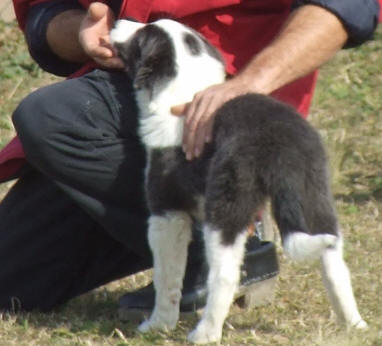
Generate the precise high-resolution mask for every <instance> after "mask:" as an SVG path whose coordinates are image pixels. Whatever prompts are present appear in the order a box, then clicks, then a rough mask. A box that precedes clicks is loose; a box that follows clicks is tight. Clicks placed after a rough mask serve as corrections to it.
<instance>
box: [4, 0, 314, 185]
mask: <svg viewBox="0 0 382 346" xmlns="http://www.w3.org/2000/svg"><path fill="white" fill-rule="evenodd" d="M44 1H47V0H14V6H15V11H16V17H17V20H18V22H19V24H20V27H21V28H24V26H25V21H26V17H27V13H28V8H29V7H30V6H31V5H34V4H37V3H41V2H44ZM78 1H79V2H80V3H81V4H82V5H83V6H84V7H85V8H87V7H88V6H89V4H90V3H92V2H94V1H93V0H78ZM98 1H100V0H98ZM103 2H105V3H107V1H106V0H104V1H103ZM291 3H292V0H256V1H243V0H189V1H175V0H123V2H122V6H121V11H120V13H119V17H120V18H122V17H127V16H131V17H134V18H136V19H137V20H139V21H142V22H148V21H153V20H155V19H158V18H160V17H163V13H165V14H166V16H169V17H171V18H173V19H176V20H178V21H180V22H182V23H185V24H187V25H189V26H191V27H193V28H194V29H196V30H197V31H199V32H200V33H202V34H203V35H204V36H205V37H206V38H207V39H208V40H209V41H210V42H211V43H212V44H213V45H215V46H216V47H217V48H218V49H219V50H220V52H221V53H222V55H223V57H224V59H225V61H226V64H227V72H228V73H230V74H235V73H236V72H237V71H238V70H240V69H241V68H242V67H243V66H244V65H245V64H246V63H247V62H248V61H249V59H250V58H251V57H253V56H254V55H255V54H256V53H258V52H259V51H260V50H261V49H263V48H264V47H265V46H266V45H267V44H268V43H269V42H270V41H271V40H272V39H273V38H274V37H275V35H276V34H277V33H278V32H279V30H280V27H281V25H282V24H283V22H284V21H285V19H286V18H287V16H288V14H289V12H290V6H291ZM94 67H95V65H94V64H88V65H86V66H84V67H83V68H82V69H81V70H80V71H78V73H77V74H76V76H79V75H81V74H83V73H85V72H87V71H89V70H91V69H92V68H94ZM316 78H317V72H314V73H312V74H310V75H308V76H306V77H303V78H301V79H299V80H297V81H295V82H293V83H291V84H289V85H287V86H285V87H283V88H281V89H279V90H277V91H275V92H274V93H273V94H272V95H273V96H274V97H276V98H278V99H279V100H282V101H284V102H287V103H289V104H291V105H292V106H294V107H295V108H296V109H297V110H298V111H299V112H300V113H301V114H302V115H303V116H304V117H306V116H307V114H308V110H309V106H310V103H311V100H312V96H313V90H314V87H315V84H316ZM24 162H25V158H24V153H23V149H22V146H21V143H20V141H19V140H18V138H17V137H15V138H14V139H13V140H12V141H11V142H10V143H9V144H8V145H7V146H6V147H5V148H4V149H3V150H2V151H1V152H0V181H2V180H6V179H8V178H10V177H11V176H13V175H15V174H16V173H17V171H18V170H19V169H20V168H21V167H22V165H23V164H24Z"/></svg>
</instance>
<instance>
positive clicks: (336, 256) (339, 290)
mask: <svg viewBox="0 0 382 346" xmlns="http://www.w3.org/2000/svg"><path fill="white" fill-rule="evenodd" d="M321 263H322V276H323V281H324V284H325V287H326V289H327V291H328V295H329V299H330V301H331V303H332V306H333V309H334V310H335V312H336V314H337V316H338V317H339V318H340V319H341V320H343V321H344V322H345V323H346V324H347V325H349V326H351V327H355V328H357V329H364V328H367V323H366V322H365V321H364V320H363V319H362V317H361V315H360V313H359V312H358V308H357V303H356V300H355V298H354V294H353V289H352V285H351V279H350V272H349V269H348V267H347V266H346V263H345V261H344V260H343V256H342V238H341V237H339V238H338V241H337V244H336V245H335V246H334V247H329V248H327V249H325V250H324V251H323V253H322V255H321Z"/></svg>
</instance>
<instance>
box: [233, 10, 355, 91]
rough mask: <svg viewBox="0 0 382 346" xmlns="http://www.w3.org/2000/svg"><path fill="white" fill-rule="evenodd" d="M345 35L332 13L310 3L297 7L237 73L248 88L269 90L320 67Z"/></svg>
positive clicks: (339, 44) (341, 43)
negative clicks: (280, 27) (265, 44)
mask: <svg viewBox="0 0 382 346" xmlns="http://www.w3.org/2000/svg"><path fill="white" fill-rule="evenodd" d="M347 37H348V36H347V32H346V30H345V28H344V27H343V25H342V23H341V21H340V20H339V19H338V18H337V17H336V16H335V15H333V14H332V13H330V12H328V11H327V10H325V9H323V8H321V7H317V6H312V5H306V6H303V7H300V8H299V9H298V10H296V11H294V12H293V13H292V14H291V16H290V18H289V19H288V20H287V22H286V24H285V25H284V27H283V28H282V30H281V32H280V34H279V35H278V36H277V37H276V38H275V40H274V41H273V42H272V43H271V44H270V45H269V46H268V47H267V48H265V49H264V50H263V51H262V52H260V53H259V54H258V55H256V56H255V57H254V58H253V59H252V60H251V61H250V62H249V64H248V65H247V66H246V67H245V68H244V69H243V70H242V71H241V73H239V75H238V76H237V77H238V78H239V79H242V81H243V82H244V83H245V84H246V85H248V87H249V89H250V90H252V91H254V92H259V93H264V94H269V93H271V92H273V91H275V90H276V89H278V88H280V87H282V86H284V85H286V84H288V83H290V82H292V81H294V80H296V79H298V78H300V77H302V76H304V75H306V74H308V73H310V72H312V71H314V70H315V69H317V68H318V67H320V66H321V65H322V64H323V63H325V62H326V61H327V60H329V59H330V58H331V57H332V56H333V55H334V54H335V53H336V52H337V51H338V50H339V49H341V48H342V46H343V45H344V44H345V42H346V40H347Z"/></svg>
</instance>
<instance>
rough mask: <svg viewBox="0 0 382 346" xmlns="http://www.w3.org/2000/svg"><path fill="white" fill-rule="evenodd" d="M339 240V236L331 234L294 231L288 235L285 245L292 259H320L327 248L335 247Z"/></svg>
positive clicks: (285, 249)
mask: <svg viewBox="0 0 382 346" xmlns="http://www.w3.org/2000/svg"><path fill="white" fill-rule="evenodd" d="M337 241H338V237H337V236H335V235H331V234H316V235H309V234H306V233H303V232H294V233H292V234H290V235H288V236H287V238H286V239H285V241H284V244H283V247H284V251H285V252H286V254H287V255H288V256H289V257H290V258H291V259H292V260H295V261H304V260H314V259H318V258H319V257H320V256H321V254H322V252H323V251H324V250H325V249H327V248H330V247H334V246H335V245H336V243H337Z"/></svg>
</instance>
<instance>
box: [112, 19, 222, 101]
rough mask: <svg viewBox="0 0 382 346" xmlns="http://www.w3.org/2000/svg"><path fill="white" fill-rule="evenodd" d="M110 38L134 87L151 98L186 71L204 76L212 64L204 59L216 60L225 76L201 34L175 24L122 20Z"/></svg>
mask: <svg viewBox="0 0 382 346" xmlns="http://www.w3.org/2000/svg"><path fill="white" fill-rule="evenodd" d="M110 36H111V40H112V42H113V45H114V47H115V48H116V50H117V52H118V55H119V56H120V58H121V59H122V60H123V62H124V64H125V69H126V72H127V73H128V74H129V76H130V77H131V78H132V79H133V81H134V87H135V88H136V89H138V90H139V89H147V90H148V91H149V92H150V94H152V92H153V90H154V89H155V87H156V86H157V85H158V84H160V85H161V86H163V84H165V83H168V82H169V81H171V80H173V79H174V78H176V77H177V76H178V75H180V74H182V71H184V70H187V71H188V73H187V74H190V72H191V74H194V75H195V74H198V72H200V73H203V71H202V70H203V69H204V67H205V66H206V64H207V65H208V61H207V63H206V60H205V59H204V60H203V59H201V58H202V57H203V56H204V57H205V56H207V57H208V59H210V60H211V58H212V59H213V60H214V64H215V65H217V66H218V69H219V68H220V70H221V71H223V73H224V63H223V60H222V58H221V56H220V54H219V53H218V52H217V50H216V49H215V48H214V47H213V46H211V45H210V44H209V43H208V42H207V41H206V40H205V39H204V38H202V37H201V36H200V35H199V34H198V33H196V32H195V31H193V30H192V29H190V28H188V27H186V26H184V25H182V24H180V23H178V22H175V21H173V20H169V19H162V20H159V21H157V22H154V23H151V24H142V23H136V22H132V21H128V20H119V21H117V23H116V26H115V28H114V29H113V30H112V31H111V34H110ZM208 59H207V60H208ZM201 76H202V77H201V78H205V76H203V75H201ZM217 82H218V81H215V83H217Z"/></svg>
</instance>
